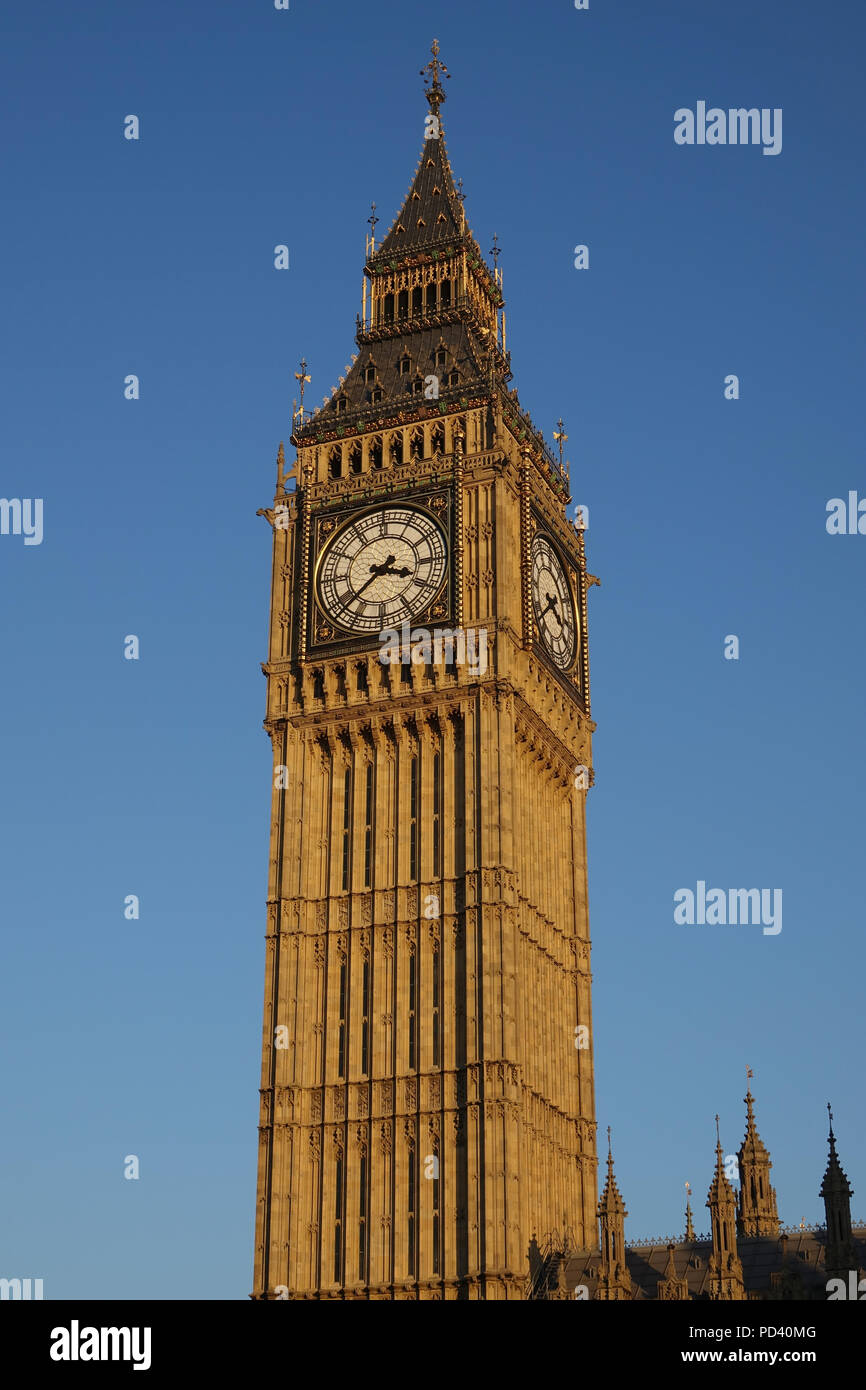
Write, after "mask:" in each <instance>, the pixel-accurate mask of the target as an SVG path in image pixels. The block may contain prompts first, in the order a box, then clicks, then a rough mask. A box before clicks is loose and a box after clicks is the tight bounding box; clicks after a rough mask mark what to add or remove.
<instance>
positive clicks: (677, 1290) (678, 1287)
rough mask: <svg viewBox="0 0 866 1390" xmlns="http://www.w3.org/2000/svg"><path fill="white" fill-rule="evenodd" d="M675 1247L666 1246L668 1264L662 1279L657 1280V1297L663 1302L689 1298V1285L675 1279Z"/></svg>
mask: <svg viewBox="0 0 866 1390" xmlns="http://www.w3.org/2000/svg"><path fill="white" fill-rule="evenodd" d="M676 1248H677V1247H676V1246H675V1245H669V1246H668V1262H667V1264H666V1265H665V1272H664V1275H663V1277H662V1278H661V1279H660V1280H659V1286H658V1297H659V1298H660V1299H662V1300H663V1301H667V1302H671V1301H682V1300H683V1299H687V1298H688V1296H689V1285H688V1280H687V1279H680V1278H678V1277H677V1266H676V1261H675V1259H674V1251H675V1250H676Z"/></svg>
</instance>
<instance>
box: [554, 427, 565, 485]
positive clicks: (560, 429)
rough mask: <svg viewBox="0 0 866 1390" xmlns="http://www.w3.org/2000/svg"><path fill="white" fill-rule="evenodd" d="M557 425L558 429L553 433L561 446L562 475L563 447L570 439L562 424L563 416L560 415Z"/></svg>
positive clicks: (560, 467)
mask: <svg viewBox="0 0 866 1390" xmlns="http://www.w3.org/2000/svg"><path fill="white" fill-rule="evenodd" d="M556 424H557V428H556V429H555V430H554V431H553V437H554V439H555V440H556V441H557V443H558V444H559V471H560V473H561V472H562V446H563V444H564V443H565V441H566V439H567V438H568V435H567V434H566V433H565V427H564V425H563V423H562V416H561V415H560V417H559V419H558V420H557V422H556Z"/></svg>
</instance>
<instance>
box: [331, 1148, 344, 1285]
mask: <svg viewBox="0 0 866 1390" xmlns="http://www.w3.org/2000/svg"><path fill="white" fill-rule="evenodd" d="M345 1181H346V1179H345V1171H344V1165H343V1150H342V1149H338V1150H337V1164H336V1181H335V1187H334V1283H335V1284H339V1283H340V1282H341V1281H342V1278H343V1192H344V1186H345Z"/></svg>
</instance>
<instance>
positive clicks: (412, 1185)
mask: <svg viewBox="0 0 866 1390" xmlns="http://www.w3.org/2000/svg"><path fill="white" fill-rule="evenodd" d="M406 1156H407V1161H408V1169H409V1171H408V1173H407V1175H406V1176H407V1178H408V1181H407V1183H406V1235H407V1241H406V1244H407V1250H406V1256H407V1264H408V1266H409V1277H410V1278H414V1276H415V1202H416V1176H417V1174H416V1169H417V1166H418V1160H417V1156H416V1153H415V1145H414V1143H413V1142H411V1141H410V1142H409V1144H408V1145H407V1149H406Z"/></svg>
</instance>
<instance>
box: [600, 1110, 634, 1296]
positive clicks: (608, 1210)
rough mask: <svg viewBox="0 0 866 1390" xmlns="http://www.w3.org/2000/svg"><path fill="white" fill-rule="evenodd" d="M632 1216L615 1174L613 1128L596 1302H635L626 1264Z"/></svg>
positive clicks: (602, 1207) (603, 1196) (603, 1199)
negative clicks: (627, 1226)
mask: <svg viewBox="0 0 866 1390" xmlns="http://www.w3.org/2000/svg"><path fill="white" fill-rule="evenodd" d="M627 1216H628V1212H627V1211H626V1209H625V1202H624V1201H623V1200H622V1197H621V1196H620V1191H619V1188H618V1187H617V1185H616V1178H615V1177H614V1173H613V1154H612V1152H611V1147H610V1126H609V1125H608V1130H607V1182H606V1183H605V1185H604V1192H603V1193H602V1194H601V1198H600V1200H599V1203H598V1221H599V1244H600V1246H601V1267H600V1269H599V1274H598V1291H597V1293H596V1298H599V1299H602V1300H604V1301H606V1302H611V1301H621V1300H622V1299H627V1298H631V1275H630V1274H629V1272H628V1267H627V1265H626V1262H625V1218H626V1217H627Z"/></svg>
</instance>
